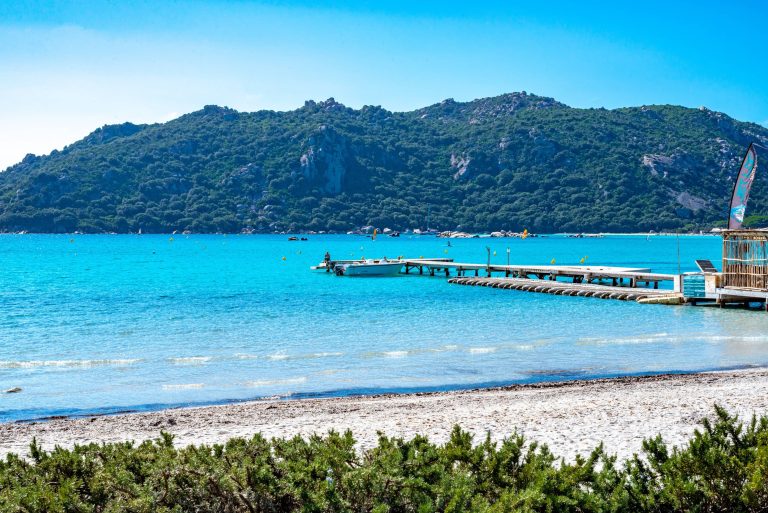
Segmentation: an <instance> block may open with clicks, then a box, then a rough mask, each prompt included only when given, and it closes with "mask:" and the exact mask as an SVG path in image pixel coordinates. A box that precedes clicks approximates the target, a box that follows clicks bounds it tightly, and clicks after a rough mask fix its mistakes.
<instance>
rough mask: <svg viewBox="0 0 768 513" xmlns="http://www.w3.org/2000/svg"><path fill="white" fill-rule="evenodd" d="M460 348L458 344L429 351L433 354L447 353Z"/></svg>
mask: <svg viewBox="0 0 768 513" xmlns="http://www.w3.org/2000/svg"><path fill="white" fill-rule="evenodd" d="M458 348H459V346H458V345H457V344H447V345H444V346H442V347H435V348H432V349H428V350H427V351H429V352H432V353H446V352H448V351H456V350H457V349H458Z"/></svg>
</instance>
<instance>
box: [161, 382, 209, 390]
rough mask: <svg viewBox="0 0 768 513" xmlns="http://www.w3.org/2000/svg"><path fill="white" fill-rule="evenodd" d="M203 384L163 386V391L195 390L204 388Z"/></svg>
mask: <svg viewBox="0 0 768 513" xmlns="http://www.w3.org/2000/svg"><path fill="white" fill-rule="evenodd" d="M204 386H205V385H204V384H203V383H182V384H178V385H163V390H192V389H195V388H203V387H204Z"/></svg>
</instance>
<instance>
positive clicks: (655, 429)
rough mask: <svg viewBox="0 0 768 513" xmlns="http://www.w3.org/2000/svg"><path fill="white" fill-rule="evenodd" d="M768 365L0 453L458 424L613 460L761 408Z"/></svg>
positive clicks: (225, 422) (70, 429)
mask: <svg viewBox="0 0 768 513" xmlns="http://www.w3.org/2000/svg"><path fill="white" fill-rule="evenodd" d="M766 392H768V368H754V369H744V370H733V371H713V372H702V373H694V374H662V375H653V376H628V377H618V378H608V379H596V380H584V381H562V382H550V383H536V384H526V385H512V386H507V387H498V388H485V389H472V390H459V391H450V392H420V393H409V394H382V395H369V396H354V397H333V398H323V399H300V400H262V401H251V402H244V403H236V404H225V405H217V406H204V407H190V408H176V409H168V410H160V411H154V412H142V413H126V414H118V415H109V416H96V417H83V418H64V419H52V420H47V421H44V422H12V423H3V424H0V456H3V457H4V456H5V455H6V454H8V453H11V452H14V453H17V454H26V453H27V450H28V446H29V443H30V442H31V440H32V438H33V437H34V438H37V440H38V442H40V443H41V444H42V445H43V447H45V448H47V449H50V448H53V447H54V446H55V445H60V446H63V447H72V446H73V445H75V444H84V443H89V442H116V441H124V440H146V439H151V438H156V437H157V436H158V435H159V433H160V431H161V430H162V431H167V432H170V433H173V434H174V435H175V436H176V443H177V445H179V446H183V445H188V444H203V443H205V444H211V443H217V442H223V441H225V440H227V439H228V438H232V437H235V436H243V437H248V436H251V435H253V434H254V433H257V432H261V433H263V434H264V435H265V436H267V437H290V436H294V435H297V434H298V435H309V434H313V433H320V434H322V433H326V432H327V431H328V430H330V429H335V430H337V431H344V430H346V429H351V430H352V432H353V433H354V434H355V437H356V439H357V440H358V443H359V445H360V447H361V448H368V447H371V446H374V445H376V440H377V432H378V431H382V432H384V433H386V434H387V435H390V436H400V437H406V438H409V437H412V436H413V435H415V434H417V433H419V434H425V435H427V436H429V437H430V439H431V440H433V441H436V442H444V441H445V440H446V439H447V438H448V435H449V434H450V431H451V429H452V427H453V426H454V425H456V424H458V425H460V426H462V427H463V428H464V429H467V430H469V431H471V432H472V433H474V434H475V435H476V436H478V437H484V436H485V434H486V433H487V432H490V433H491V436H492V438H494V439H496V440H500V439H502V438H504V437H507V436H509V435H510V434H512V433H514V432H515V431H517V432H519V433H522V434H523V435H525V436H526V437H527V438H528V439H529V440H531V441H532V440H536V441H538V442H541V443H546V444H547V445H549V447H550V449H551V450H552V451H553V452H554V453H555V454H556V455H558V456H563V457H566V458H568V459H571V458H573V457H574V456H575V455H576V454H577V453H580V454H586V453H588V452H589V451H590V450H591V449H592V448H594V447H595V446H596V445H597V444H598V443H600V442H601V441H602V442H604V443H605V447H606V449H607V450H608V451H609V452H611V453H616V454H617V455H618V456H619V457H620V458H625V457H628V456H631V455H632V453H634V452H638V451H639V450H640V448H641V443H642V440H643V439H644V438H648V437H651V436H655V435H656V434H659V433H661V434H662V435H663V436H664V438H665V439H666V440H668V441H669V442H671V443H673V444H675V445H679V444H681V443H683V442H685V441H686V440H687V439H688V437H689V436H690V435H691V434H692V433H693V430H694V429H695V428H696V427H697V425H698V423H699V422H700V421H701V420H702V419H703V418H705V417H710V416H711V415H712V413H713V405H714V404H715V403H717V404H720V405H722V406H724V407H726V408H727V409H728V410H729V411H731V412H733V413H737V414H739V415H741V416H744V417H749V416H751V415H752V414H758V415H761V414H768V393H766Z"/></svg>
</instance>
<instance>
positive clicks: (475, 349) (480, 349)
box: [469, 347, 496, 354]
mask: <svg viewBox="0 0 768 513" xmlns="http://www.w3.org/2000/svg"><path fill="white" fill-rule="evenodd" d="M469 352H470V354H487V353H495V352H496V348H495V347H470V348H469Z"/></svg>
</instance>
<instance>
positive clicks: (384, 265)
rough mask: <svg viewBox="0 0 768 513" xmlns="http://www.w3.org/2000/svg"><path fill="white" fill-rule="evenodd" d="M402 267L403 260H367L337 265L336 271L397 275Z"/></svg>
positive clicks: (362, 274) (343, 273) (372, 274)
mask: <svg viewBox="0 0 768 513" xmlns="http://www.w3.org/2000/svg"><path fill="white" fill-rule="evenodd" d="M402 268H403V263H402V262H392V261H388V260H366V261H363V262H350V263H345V264H341V265H337V266H336V268H335V271H336V274H337V275H339V276H397V275H398V274H400V270H401V269H402Z"/></svg>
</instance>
